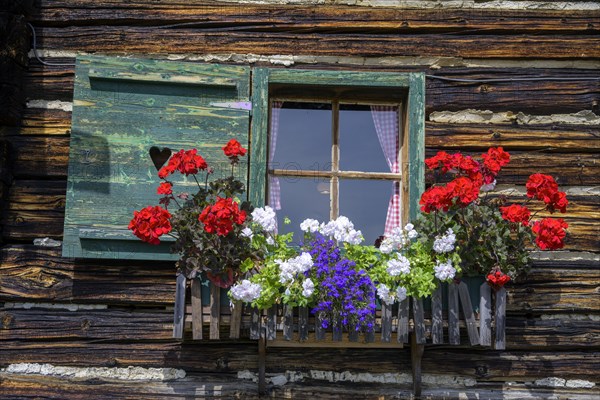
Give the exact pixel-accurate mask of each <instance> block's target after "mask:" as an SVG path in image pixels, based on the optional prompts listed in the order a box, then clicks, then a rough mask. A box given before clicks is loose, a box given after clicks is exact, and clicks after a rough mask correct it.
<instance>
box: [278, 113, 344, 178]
mask: <svg viewBox="0 0 600 400" xmlns="http://www.w3.org/2000/svg"><path fill="white" fill-rule="evenodd" d="M331 121H332V118H331V104H326V103H296V102H287V101H286V102H284V103H283V107H282V108H281V110H279V124H278V128H277V132H276V134H277V140H276V144H275V153H274V156H273V160H272V162H271V164H270V168H272V169H287V170H296V171H297V170H315V171H319V170H329V169H331V142H332V139H331V123H332V122H331ZM272 134H273V132H271V135H272ZM271 143H272V141H271Z"/></svg>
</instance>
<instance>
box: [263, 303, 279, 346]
mask: <svg viewBox="0 0 600 400" xmlns="http://www.w3.org/2000/svg"><path fill="white" fill-rule="evenodd" d="M265 329H266V332H265V334H266V338H267V340H275V339H276V338H277V305H274V306H273V307H271V308H269V309H268V310H267V323H266V325H265Z"/></svg>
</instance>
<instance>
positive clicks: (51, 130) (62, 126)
mask: <svg viewBox="0 0 600 400" xmlns="http://www.w3.org/2000/svg"><path fill="white" fill-rule="evenodd" d="M71 90H73V89H72V88H71ZM69 133H71V112H70V111H64V110H61V109H49V108H25V109H24V110H23V113H22V116H21V123H20V126H19V127H16V128H13V129H12V130H9V131H7V136H8V135H68V134H69Z"/></svg>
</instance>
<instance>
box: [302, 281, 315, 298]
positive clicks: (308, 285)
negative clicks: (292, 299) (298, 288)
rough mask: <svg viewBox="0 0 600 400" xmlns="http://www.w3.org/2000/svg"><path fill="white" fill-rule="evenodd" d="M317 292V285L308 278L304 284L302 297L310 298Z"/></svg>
mask: <svg viewBox="0 0 600 400" xmlns="http://www.w3.org/2000/svg"><path fill="white" fill-rule="evenodd" d="M314 291H315V284H314V283H313V281H312V280H311V279H310V278H306V280H305V281H304V282H303V283H302V296H304V297H310V296H312V294H313V293H314Z"/></svg>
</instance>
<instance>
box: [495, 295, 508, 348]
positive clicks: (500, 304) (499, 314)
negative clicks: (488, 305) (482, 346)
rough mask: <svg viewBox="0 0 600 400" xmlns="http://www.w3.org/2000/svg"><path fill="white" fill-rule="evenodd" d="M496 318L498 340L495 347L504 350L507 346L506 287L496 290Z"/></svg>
mask: <svg viewBox="0 0 600 400" xmlns="http://www.w3.org/2000/svg"><path fill="white" fill-rule="evenodd" d="M494 318H495V322H496V340H495V345H494V348H495V349H496V350H504V349H505V348H506V333H505V329H506V289H504V288H500V289H499V290H497V291H496V304H495V313H494Z"/></svg>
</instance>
